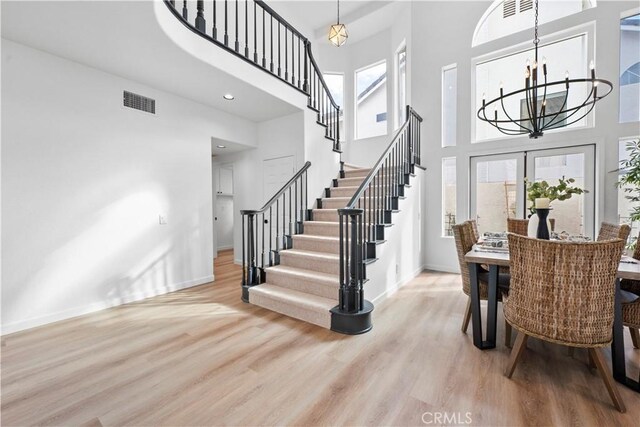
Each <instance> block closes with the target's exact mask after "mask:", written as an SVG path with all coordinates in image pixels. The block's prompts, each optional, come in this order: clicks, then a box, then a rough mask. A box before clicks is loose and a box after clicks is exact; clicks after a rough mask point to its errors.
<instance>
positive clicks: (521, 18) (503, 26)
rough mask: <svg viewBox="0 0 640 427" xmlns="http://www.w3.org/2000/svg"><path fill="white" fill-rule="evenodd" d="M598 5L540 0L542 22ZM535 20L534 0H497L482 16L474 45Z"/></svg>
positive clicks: (591, 0)
mask: <svg viewBox="0 0 640 427" xmlns="http://www.w3.org/2000/svg"><path fill="white" fill-rule="evenodd" d="M516 3H518V7H516ZM595 6H596V1H595V0H563V1H558V0H540V8H539V11H540V15H539V22H540V24H544V23H546V22H551V21H554V20H556V19H560V18H563V17H565V16H569V15H573V14H574V13H579V12H582V11H583V10H586V9H590V8H592V7H595ZM533 20H534V8H533V1H532V0H496V1H494V2H493V4H491V6H489V9H487V11H486V12H485V13H484V15H482V18H480V21H479V22H478V25H477V26H476V30H475V32H474V33H473V42H472V46H478V45H480V44H482V43H486V42H489V41H492V40H496V39H499V38H501V37H504V36H508V35H509V34H514V33H517V32H518V31H522V30H526V29H529V28H533Z"/></svg>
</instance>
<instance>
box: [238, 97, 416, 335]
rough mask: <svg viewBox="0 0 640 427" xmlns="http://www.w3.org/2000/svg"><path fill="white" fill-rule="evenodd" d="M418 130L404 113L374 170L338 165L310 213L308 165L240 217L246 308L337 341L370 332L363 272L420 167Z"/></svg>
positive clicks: (410, 112)
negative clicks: (325, 332) (335, 335)
mask: <svg viewBox="0 0 640 427" xmlns="http://www.w3.org/2000/svg"><path fill="white" fill-rule="evenodd" d="M421 122H422V118H421V117H420V116H419V115H418V114H417V113H416V112H415V111H414V110H413V109H412V108H411V107H409V106H407V120H406V121H405V123H404V124H403V125H402V126H401V128H400V129H399V130H398V132H397V133H396V135H395V136H394V138H393V140H392V141H391V144H389V146H388V147H387V149H386V150H385V151H384V152H383V153H382V155H381V156H380V159H379V160H378V161H377V162H376V163H375V165H374V166H373V167H372V168H370V169H366V168H359V167H345V165H344V163H343V162H341V170H340V172H339V175H338V176H337V177H336V178H334V179H333V180H332V181H331V186H330V187H327V188H325V190H324V195H323V197H321V198H318V199H316V203H315V208H313V209H307V197H308V194H307V190H306V188H307V185H306V176H307V170H308V169H309V168H310V167H311V163H310V162H307V163H306V164H305V165H304V167H303V168H302V169H301V170H300V171H298V172H297V173H296V174H295V175H294V176H293V177H292V178H291V180H290V181H289V182H287V183H286V184H285V185H284V186H283V187H282V189H281V190H280V191H279V192H278V193H276V195H274V196H273V197H272V198H271V200H269V201H268V202H267V203H266V204H265V205H264V206H263V207H262V208H261V209H260V210H257V211H253V210H252V211H249V210H244V211H241V214H242V227H243V251H242V252H243V259H242V263H243V267H244V268H243V277H242V299H243V300H244V301H245V302H249V303H251V304H254V305H257V306H260V307H264V308H266V309H269V310H272V311H276V312H278V313H281V314H284V315H287V316H290V317H294V318H296V319H300V320H303V321H306V322H309V323H313V324H315V325H318V326H321V327H324V328H328V329H331V330H333V331H336V332H340V333H345V334H360V333H364V332H367V331H369V330H370V329H371V327H372V320H371V313H372V311H373V304H371V303H370V302H369V301H367V300H366V299H365V298H364V295H365V287H364V284H365V283H366V282H367V281H368V279H367V266H369V265H371V264H372V263H374V262H376V261H377V258H376V255H377V252H378V251H377V248H378V247H379V246H380V245H382V244H384V243H385V242H386V240H385V233H386V231H385V230H386V229H387V228H389V227H391V226H392V225H393V214H394V213H397V212H400V208H401V201H402V199H404V198H405V188H407V187H408V186H410V183H411V178H412V177H414V176H415V174H414V171H415V168H416V167H420V123H421ZM274 218H275V221H274ZM397 238H400V236H397Z"/></svg>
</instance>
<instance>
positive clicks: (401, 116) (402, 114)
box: [396, 44, 407, 129]
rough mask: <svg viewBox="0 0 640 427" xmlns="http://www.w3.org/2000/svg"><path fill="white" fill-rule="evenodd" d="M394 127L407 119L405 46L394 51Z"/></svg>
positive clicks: (397, 126)
mask: <svg viewBox="0 0 640 427" xmlns="http://www.w3.org/2000/svg"><path fill="white" fill-rule="evenodd" d="M396 84H397V87H396V129H397V128H399V127H400V126H401V125H402V124H403V123H404V122H405V120H407V108H406V106H407V46H406V45H404V44H403V45H402V46H401V47H400V49H398V51H397V52H396Z"/></svg>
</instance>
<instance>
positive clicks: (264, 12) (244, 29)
mask: <svg viewBox="0 0 640 427" xmlns="http://www.w3.org/2000/svg"><path fill="white" fill-rule="evenodd" d="M164 2H165V4H166V5H167V6H168V7H169V10H171V12H172V13H173V14H174V15H175V16H176V17H177V18H178V19H179V20H180V21H181V22H182V23H183V24H184V25H185V26H186V27H187V28H189V29H190V30H192V31H193V32H194V33H196V34H198V35H199V36H201V37H204V38H205V39H207V40H209V41H210V42H212V43H214V44H216V45H217V46H219V47H221V48H223V49H225V50H227V51H228V52H231V53H232V54H234V55H236V56H237V57H239V58H242V59H243V60H245V61H247V62H250V63H251V64H253V65H254V66H256V67H258V68H260V69H261V70H263V71H265V72H267V73H269V74H271V75H273V76H275V77H277V78H278V79H280V80H282V81H283V82H285V83H286V84H288V85H289V86H291V87H293V88H294V89H296V90H299V91H301V92H303V93H304V94H305V95H307V96H308V103H307V106H308V107H309V108H311V109H312V110H314V111H315V112H316V113H317V115H318V118H317V121H318V124H320V125H322V126H323V127H324V128H325V137H326V138H328V139H330V140H331V141H332V142H333V150H334V151H336V152H340V151H341V148H340V128H339V117H340V107H339V106H338V104H336V102H335V100H334V99H333V97H332V96H331V93H330V91H329V88H328V87H327V83H326V82H325V80H324V78H323V76H322V72H321V71H320V68H319V67H318V64H317V63H316V61H315V59H314V57H313V53H312V52H311V42H310V41H309V40H308V39H307V38H306V37H305V36H304V35H303V34H302V33H300V32H299V31H298V30H296V29H295V28H294V27H293V26H292V25H291V24H289V23H288V22H287V21H286V20H285V19H284V18H283V17H281V16H280V15H278V13H276V12H275V11H274V10H273V9H272V8H271V7H269V6H268V5H267V4H266V3H265V2H264V1H260V0H241V1H239V0H235V1H228V0H209V1H203V0H199V1H186V0H185V1H182V2H180V1H178V2H176V1H175V0H164ZM176 3H178V4H177V5H176ZM207 16H208V17H210V21H209V26H208V27H207Z"/></svg>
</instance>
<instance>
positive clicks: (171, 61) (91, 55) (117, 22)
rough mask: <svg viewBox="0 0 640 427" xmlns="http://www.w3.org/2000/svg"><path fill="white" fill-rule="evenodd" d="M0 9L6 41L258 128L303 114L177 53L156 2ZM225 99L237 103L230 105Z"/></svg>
mask: <svg viewBox="0 0 640 427" xmlns="http://www.w3.org/2000/svg"><path fill="white" fill-rule="evenodd" d="M1 7H2V27H1V28H2V37H3V38H7V39H9V40H12V41H15V42H18V43H22V44H25V45H28V46H31V47H34V48H36V49H40V50H43V51H46V52H50V53H53V54H55V55H57V56H61V57H63V58H67V59H70V60H73V61H76V62H79V63H82V64H85V65H88V66H91V67H95V68H98V69H100V70H104V71H106V72H109V73H112V74H115V75H118V76H120V77H124V78H126V79H130V80H134V81H137V82H139V83H143V84H146V85H149V86H151V87H154V88H157V89H160V90H164V91H166V92H169V93H173V94H176V95H179V96H182V97H185V98H188V99H191V100H194V101H196V102H199V103H202V104H205V105H210V106H212V107H214V108H217V109H220V110H223V111H228V112H230V113H232V114H235V115H238V116H240V117H245V118H247V119H249V120H252V121H256V122H259V121H264V120H268V119H271V118H275V117H281V116H284V115H287V114H291V113H294V112H296V111H298V109H297V108H296V107H294V106H293V105H291V104H289V103H286V102H284V101H282V100H281V99H279V98H276V97H274V96H272V95H270V94H269V93H267V92H264V91H262V90H260V89H258V88H256V87H255V86H253V85H250V84H248V83H246V82H244V81H243V80H241V79H239V78H237V77H234V76H233V75H230V74H227V73H225V72H224V71H221V70H220V69H217V68H215V67H212V66H211V65H208V64H207V63H205V62H203V61H200V60H199V59H198V58H196V57H194V56H192V55H190V54H188V53H187V52H185V51H184V50H183V49H181V48H180V47H178V46H177V45H176V44H175V43H174V42H173V40H171V39H169V38H168V36H167V35H166V34H165V32H164V31H163V30H162V29H161V27H160V25H159V24H158V21H157V18H156V15H155V12H154V4H153V2H151V1H41V2H35V1H2V2H1ZM167 12H168V10H167ZM184 30H185V31H189V30H188V29H187V28H185V29H184ZM194 37H195V36H194ZM212 48H214V49H219V48H218V47H216V46H213V45H212ZM247 67H251V65H248V64H247ZM282 86H283V90H292V91H293V90H294V89H291V88H287V87H286V85H284V84H283V85H282ZM225 93H233V94H234V95H235V97H236V99H235V100H234V101H233V102H228V101H225V100H224V99H223V98H222V95H223V94H225Z"/></svg>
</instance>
